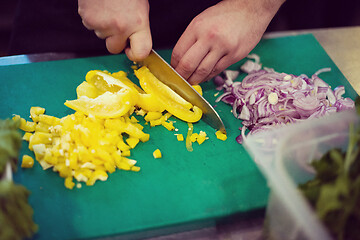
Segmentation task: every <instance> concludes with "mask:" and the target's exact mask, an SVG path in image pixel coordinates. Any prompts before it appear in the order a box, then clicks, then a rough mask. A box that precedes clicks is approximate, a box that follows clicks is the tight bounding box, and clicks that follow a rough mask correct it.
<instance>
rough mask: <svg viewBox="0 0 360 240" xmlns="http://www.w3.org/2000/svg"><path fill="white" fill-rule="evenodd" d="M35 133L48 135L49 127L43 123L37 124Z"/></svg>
mask: <svg viewBox="0 0 360 240" xmlns="http://www.w3.org/2000/svg"><path fill="white" fill-rule="evenodd" d="M35 131H36V132H45V133H50V125H48V124H46V123H43V122H38V124H37V125H36V127H35Z"/></svg>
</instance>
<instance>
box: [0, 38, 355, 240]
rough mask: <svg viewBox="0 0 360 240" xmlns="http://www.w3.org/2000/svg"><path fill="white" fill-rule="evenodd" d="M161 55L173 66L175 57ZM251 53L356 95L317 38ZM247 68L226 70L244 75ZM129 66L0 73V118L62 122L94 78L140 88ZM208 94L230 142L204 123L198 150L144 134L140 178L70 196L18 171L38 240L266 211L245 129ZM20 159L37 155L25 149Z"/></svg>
mask: <svg viewBox="0 0 360 240" xmlns="http://www.w3.org/2000/svg"><path fill="white" fill-rule="evenodd" d="M159 53H160V55H162V56H163V57H164V58H165V59H166V60H167V61H169V60H170V56H171V51H170V50H164V51H160V52H159ZM253 53H256V54H258V55H259V56H260V57H261V62H262V63H263V66H266V67H272V68H274V69H275V70H277V71H280V72H287V73H293V74H301V73H305V74H307V75H311V74H313V73H315V72H316V71H317V70H318V69H320V68H324V67H331V68H332V71H331V72H330V73H324V74H322V75H321V77H322V78H323V79H324V80H325V81H327V82H328V83H330V84H331V86H333V87H335V86H338V85H345V88H346V95H347V96H350V97H352V98H355V96H356V92H355V91H354V90H353V88H352V87H351V86H350V84H349V83H348V81H347V80H346V79H345V78H344V76H343V75H342V74H341V72H340V71H339V69H338V68H337V67H336V66H335V64H334V63H333V62H332V60H331V59H330V58H329V56H328V55H327V54H326V52H325V51H324V50H323V48H322V47H321V46H320V45H319V43H318V42H317V41H316V39H315V38H314V37H313V36H312V35H303V36H296V37H285V38H277V39H269V40H262V41H261V42H260V44H259V45H258V46H257V47H256V48H255V49H254V50H253ZM242 63H243V61H242V62H239V63H237V64H235V65H233V66H231V67H230V68H231V69H238V68H239V66H240V65H241V64H242ZM129 64H130V63H129V61H127V59H126V57H125V56H124V55H112V56H103V57H93V58H81V59H72V60H62V61H51V62H40V63H30V64H22V65H12V66H3V67H0V81H1V85H0V96H1V101H0V118H9V117H11V116H12V114H19V115H21V116H22V117H25V118H27V119H28V116H29V110H30V107H31V106H42V107H44V108H46V112H47V114H50V115H54V116H57V117H63V116H65V115H68V114H71V113H73V111H72V110H71V109H68V108H66V107H65V106H64V104H63V103H64V102H65V100H67V99H74V98H75V97H76V93H75V89H76V86H78V85H79V84H80V83H81V82H82V81H84V77H85V74H86V73H87V72H88V71H89V70H93V69H99V70H108V71H110V72H114V71H119V70H125V71H127V72H129V76H130V78H132V79H134V76H133V75H132V70H131V68H130V67H129V66H130V65H129ZM243 76H244V75H241V76H240V78H241V77H243ZM202 86H203V90H204V96H205V98H206V99H207V100H208V101H209V102H210V103H211V104H212V105H215V109H216V110H217V111H218V113H219V114H220V116H221V117H222V119H223V121H224V123H225V126H226V129H227V132H228V140H227V141H225V142H223V141H220V140H218V139H216V137H215V131H214V130H213V129H212V128H210V127H209V126H208V125H206V124H205V123H204V122H202V121H200V122H199V123H196V124H195V125H194V129H195V130H194V131H195V132H199V131H200V130H203V131H205V132H206V133H207V134H208V135H209V138H210V139H209V140H207V141H205V142H204V143H203V144H202V145H200V146H199V145H197V144H194V151H193V152H188V151H187V150H186V147H185V142H179V141H177V140H176V137H175V135H174V132H170V131H168V130H166V129H165V128H163V127H162V126H159V127H155V128H151V129H150V128H149V127H148V126H146V127H145V129H144V131H145V132H148V133H150V135H151V137H150V140H149V141H148V142H146V143H141V144H139V145H138V146H137V147H136V149H135V150H133V152H132V156H131V158H133V159H136V160H138V164H137V165H138V166H140V167H141V171H140V172H138V173H136V172H127V171H120V170H117V171H116V172H114V173H112V174H110V175H109V178H108V180H107V181H105V182H97V183H96V184H95V185H94V186H91V187H88V186H86V185H83V187H82V188H80V189H77V188H74V189H73V190H68V189H66V188H65V187H64V181H63V179H62V178H60V177H59V176H58V175H57V174H56V173H55V172H53V171H52V170H46V171H43V170H42V169H41V167H40V166H39V164H37V163H36V164H35V166H34V168H32V169H25V170H24V169H19V170H18V172H17V173H16V174H15V179H14V180H15V181H16V182H17V183H21V184H23V185H25V186H26V187H27V188H28V189H29V190H30V191H31V193H32V194H31V196H30V199H29V201H30V204H31V205H32V206H33V208H34V211H35V214H34V219H35V221H36V223H38V225H39V232H38V233H37V235H36V236H35V239H83V238H97V237H104V236H115V235H122V236H130V235H126V234H132V235H131V236H132V237H144V236H150V235H154V234H157V233H159V234H160V233H164V232H166V231H168V232H169V231H170V230H169V229H171V230H174V231H175V229H176V231H178V230H179V229H178V228H177V226H192V227H193V228H194V227H200V226H201V225H202V224H203V223H207V224H208V223H212V222H213V221H215V220H217V219H221V218H223V217H228V216H231V215H234V214H242V213H248V212H251V211H253V210H257V209H263V208H264V207H265V206H266V203H267V197H268V193H269V190H268V187H267V185H266V182H265V180H264V178H263V177H262V175H261V174H260V172H259V171H258V169H257V168H256V166H255V164H254V162H253V161H252V160H251V158H250V157H249V155H248V154H247V153H246V151H245V150H244V148H243V147H242V146H241V145H239V144H238V143H236V141H235V138H236V136H237V135H238V134H239V133H240V131H239V129H238V128H239V126H240V124H241V122H240V121H239V120H237V119H235V118H234V117H233V115H232V113H231V107H230V106H228V105H226V104H224V103H222V102H220V103H215V99H216V97H215V96H214V94H215V93H216V92H217V91H216V90H215V87H214V85H213V84H212V82H208V83H205V84H203V85H202ZM173 120H176V119H173ZM175 126H176V128H178V129H179V132H178V133H182V134H184V135H186V132H187V125H186V124H184V123H182V122H181V121H179V120H177V121H176V123H175ZM157 148H159V149H161V151H162V153H163V158H161V159H154V158H153V157H152V152H153V151H154V150H155V149H157ZM22 154H32V153H30V151H29V150H28V149H27V143H25V142H24V144H23V148H22V151H21V155H22ZM190 228H191V227H190Z"/></svg>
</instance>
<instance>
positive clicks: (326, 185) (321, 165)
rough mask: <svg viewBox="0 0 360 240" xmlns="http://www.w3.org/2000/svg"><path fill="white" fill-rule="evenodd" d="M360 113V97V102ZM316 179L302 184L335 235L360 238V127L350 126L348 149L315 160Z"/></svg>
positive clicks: (308, 197) (344, 237) (311, 201)
mask: <svg viewBox="0 0 360 240" xmlns="http://www.w3.org/2000/svg"><path fill="white" fill-rule="evenodd" d="M356 105H357V111H358V115H359V116H360V98H358V99H357V102H356ZM312 166H313V167H314V169H315V171H316V176H315V178H314V179H312V180H310V181H308V182H306V183H304V184H302V185H300V186H299V188H300V190H301V191H302V192H303V194H304V195H305V196H306V198H307V199H308V200H309V202H310V203H311V205H312V206H313V207H314V209H315V211H316V213H317V215H318V216H319V218H320V219H321V220H322V221H323V223H324V224H325V225H326V226H327V228H328V230H329V232H330V233H331V234H332V235H333V237H334V238H335V239H360V234H359V226H360V127H359V126H357V128H355V127H354V125H351V126H350V130H349V143H348V147H347V150H346V152H345V151H342V150H341V149H338V148H335V149H331V150H330V151H329V152H327V153H326V154H325V155H324V156H323V157H322V158H321V159H318V160H314V161H312Z"/></svg>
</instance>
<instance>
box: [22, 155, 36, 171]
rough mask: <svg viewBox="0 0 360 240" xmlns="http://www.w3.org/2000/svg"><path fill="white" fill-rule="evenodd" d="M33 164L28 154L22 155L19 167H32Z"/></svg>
mask: <svg viewBox="0 0 360 240" xmlns="http://www.w3.org/2000/svg"><path fill="white" fill-rule="evenodd" d="M33 166H34V159H33V158H32V157H30V156H29V155H24V156H23V157H22V162H21V167H22V168H32V167H33Z"/></svg>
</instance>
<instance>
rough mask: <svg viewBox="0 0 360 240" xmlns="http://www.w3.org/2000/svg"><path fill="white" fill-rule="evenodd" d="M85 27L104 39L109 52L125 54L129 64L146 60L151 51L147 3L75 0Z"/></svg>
mask: <svg viewBox="0 0 360 240" xmlns="http://www.w3.org/2000/svg"><path fill="white" fill-rule="evenodd" d="M78 4H79V9H78V11H79V14H80V16H81V18H82V20H83V24H84V26H85V27H86V28H87V29H89V30H94V32H95V34H96V35H97V36H98V37H99V38H101V39H106V48H107V49H108V51H109V52H110V53H114V54H116V53H120V52H121V51H123V50H124V49H125V53H126V55H127V56H128V58H129V59H130V60H132V61H139V60H142V59H144V58H145V57H147V56H148V55H149V53H150V51H151V48H152V40H151V33H150V26H149V3H148V1H147V0H78Z"/></svg>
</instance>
